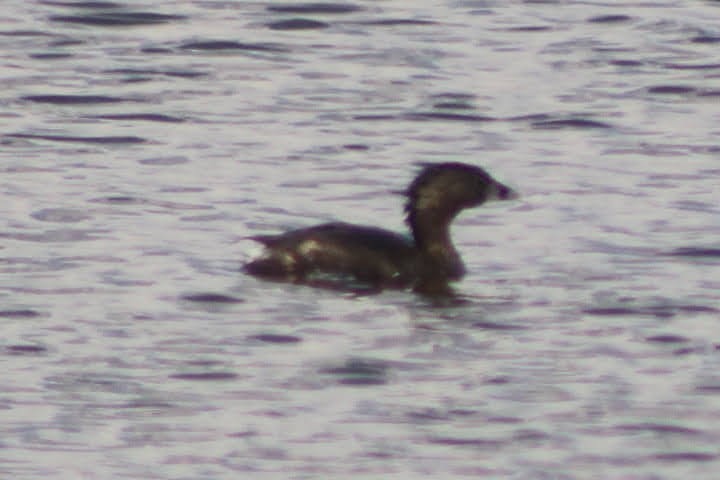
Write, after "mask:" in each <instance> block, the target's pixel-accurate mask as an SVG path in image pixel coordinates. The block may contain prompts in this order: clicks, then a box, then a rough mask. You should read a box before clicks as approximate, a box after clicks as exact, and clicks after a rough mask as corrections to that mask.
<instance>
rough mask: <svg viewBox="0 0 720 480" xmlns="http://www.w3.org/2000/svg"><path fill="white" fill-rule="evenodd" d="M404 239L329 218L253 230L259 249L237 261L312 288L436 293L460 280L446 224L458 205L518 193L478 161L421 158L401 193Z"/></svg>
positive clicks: (257, 272)
mask: <svg viewBox="0 0 720 480" xmlns="http://www.w3.org/2000/svg"><path fill="white" fill-rule="evenodd" d="M400 193H402V194H403V195H404V196H405V198H406V202H405V214H406V217H405V221H406V223H407V224H408V226H409V227H410V233H411V235H410V236H407V235H402V234H399V233H395V232H392V231H389V230H385V229H382V228H378V227H374V226H365V225H355V224H351V223H344V222H331V223H324V224H321V225H316V226H312V227H307V228H300V229H297V230H291V231H288V232H285V233H280V234H276V235H254V236H250V237H248V238H250V239H251V240H254V241H256V242H259V243H260V244H262V245H263V246H264V247H265V251H264V254H263V255H262V256H261V257H259V258H257V259H254V260H251V261H250V262H248V263H246V264H245V265H244V266H243V270H244V271H245V273H247V274H248V275H252V276H255V277H258V278H262V279H266V280H275V281H288V282H293V283H305V284H309V285H315V286H333V285H338V284H348V285H349V284H358V285H364V286H367V287H370V288H373V289H379V290H383V289H387V288H390V289H406V288H411V289H413V290H416V291H435V290H438V288H440V289H442V288H444V287H445V286H447V285H449V283H450V282H453V281H457V280H460V279H461V278H462V277H463V276H464V275H465V273H466V269H465V265H464V264H463V262H462V259H461V258H460V255H459V253H458V251H457V249H456V248H455V246H454V245H453V242H452V239H451V236H450V224H451V223H452V221H453V220H454V219H455V217H456V216H457V215H458V214H459V213H460V212H461V211H463V210H465V209H468V208H472V207H477V206H479V205H482V204H483V203H485V202H487V201H491V200H512V199H515V198H517V197H518V194H517V192H516V191H515V190H513V189H512V188H510V187H508V186H506V185H504V184H502V183H500V182H499V181H497V180H495V179H494V178H493V177H492V176H490V174H489V173H487V172H486V171H485V170H484V169H482V168H481V167H478V166H474V165H470V164H466V163H460V162H443V163H423V164H421V170H420V171H419V173H418V174H417V175H416V177H415V178H414V179H413V180H412V182H411V183H410V185H409V186H408V187H407V189H406V190H404V191H402V192H400Z"/></svg>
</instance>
